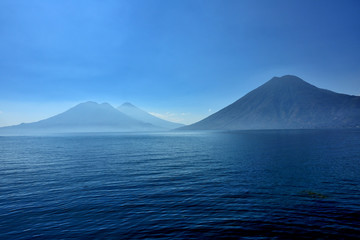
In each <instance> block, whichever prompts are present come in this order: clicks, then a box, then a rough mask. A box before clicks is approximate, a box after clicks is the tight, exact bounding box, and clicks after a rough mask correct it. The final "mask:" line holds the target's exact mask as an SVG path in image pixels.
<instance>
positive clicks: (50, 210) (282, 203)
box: [0, 130, 360, 239]
mask: <svg viewBox="0 0 360 240" xmlns="http://www.w3.org/2000/svg"><path fill="white" fill-rule="evenodd" d="M295 237H296V238H305V239H306V238H322V239H324V238H329V239H348V238H356V237H360V130H282V131H271V130H268V131H236V132H168V133H124V134H120V133H118V134H117V133H112V134H105V133H104V134H101V133H97V134H67V135H53V136H34V137H31V136H23V137H20V136H16V137H15V136H14V137H0V238H1V239H63V238H64V239H65V238H80V239H96V238H98V239H143V238H147V239H152V238H156V239H260V238H261V239H267V238H272V239H293V238H295Z"/></svg>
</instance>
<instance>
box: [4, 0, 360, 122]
mask: <svg viewBox="0 0 360 240" xmlns="http://www.w3.org/2000/svg"><path fill="white" fill-rule="evenodd" d="M359 12H360V1H357V0H354V1H351V0H343V1H341V0H338V1H336V0H334V1H328V0H317V1H313V0H301V1H300V0H299V1H294V0H281V1H280V0H272V1H268V0H249V1H246V0H244V1H241V0H234V1H232V0H225V1H224V0H206V1H200V0H173V1H168V0H128V1H120V0H113V1H112V0H106V1H101V0H76V1H73V0H62V1H58V0H48V1H43V0H31V1H29V0H1V1H0V126H7V125H13V124H18V123H21V122H32V121H37V120H40V119H44V118H47V117H50V116H53V115H55V114H58V113H60V112H63V111H65V110H67V109H68V108H70V107H72V106H74V105H76V104H78V103H81V102H85V101H96V102H99V103H102V102H108V103H110V104H112V105H113V106H115V107H116V106H118V105H121V104H122V103H123V102H131V103H132V104H134V105H136V106H138V107H140V108H142V109H144V110H146V111H148V112H151V113H153V114H154V115H156V116H160V117H163V118H165V119H168V120H173V121H177V122H181V123H185V124H190V123H193V122H196V121H198V120H201V119H202V118H204V117H206V116H208V115H210V114H212V113H214V112H216V111H218V110H220V109H221V108H223V107H225V106H227V105H229V104H231V103H232V102H234V101H236V100H237V99H239V98H240V97H242V96H243V95H245V94H246V93H247V92H249V91H251V90H253V89H254V88H256V87H258V86H260V85H261V84H263V83H265V82H266V81H268V80H269V79H271V78H272V77H273V76H283V75H287V74H291V75H296V76H298V77H300V78H302V79H304V80H305V81H307V82H309V83H311V84H313V85H316V86H318V87H320V88H326V89H329V90H332V91H335V92H341V93H346V94H351V95H360V44H359V43H360V14H359Z"/></svg>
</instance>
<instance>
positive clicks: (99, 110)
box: [0, 101, 181, 134]
mask: <svg viewBox="0 0 360 240" xmlns="http://www.w3.org/2000/svg"><path fill="white" fill-rule="evenodd" d="M132 106H133V105H132ZM138 111H142V110H140V109H138ZM145 113H146V112H144V111H143V114H144V115H145ZM154 118H155V117H154ZM164 121H165V120H164ZM159 122H161V121H159ZM165 122H167V121H165ZM167 123H168V124H169V125H171V123H170V122H167ZM174 126H181V125H180V124H175V123H174ZM174 128H175V127H174ZM164 130H167V128H164V127H163V126H157V125H154V124H151V123H149V122H146V121H141V120H139V119H136V118H133V117H131V116H129V115H127V114H125V113H123V112H121V111H119V110H118V109H116V108H114V107H113V106H111V105H110V104H108V103H102V104H99V103H96V102H91V101H89V102H85V103H80V104H78V105H76V106H74V107H72V108H70V109H69V110H67V111H65V112H63V113H60V114H58V115H55V116H53V117H50V118H47V119H44V120H40V121H38V122H33V123H22V124H19V125H15V126H9V127H2V128H0V134H33V133H34V134H38V133H64V132H129V131H134V132H136V131H164Z"/></svg>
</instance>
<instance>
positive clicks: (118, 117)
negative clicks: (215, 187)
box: [0, 75, 360, 134]
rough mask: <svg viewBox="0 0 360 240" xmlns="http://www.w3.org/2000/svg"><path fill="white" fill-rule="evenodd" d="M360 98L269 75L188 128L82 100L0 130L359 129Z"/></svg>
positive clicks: (136, 111)
mask: <svg viewBox="0 0 360 240" xmlns="http://www.w3.org/2000/svg"><path fill="white" fill-rule="evenodd" d="M359 127H360V97H358V96H350V95H346V94H339V93H335V92H332V91H329V90H325V89H320V88H317V87H315V86H313V85H311V84H309V83H307V82H305V81H304V80H302V79H300V78H298V77H296V76H291V75H286V76H283V77H274V78H272V79H271V80H269V81H268V82H266V83H265V84H263V85H262V86H260V87H258V88H256V89H255V90H253V91H251V92H249V93H248V94H246V95H245V96H243V97H242V98H240V99H239V100H237V101H236V102H234V103H232V104H230V105H229V106H227V107H225V108H223V109H221V110H220V111H218V112H216V113H214V114H212V115H210V116H209V117H207V118H205V119H203V120H201V121H199V122H197V123H194V124H192V125H189V126H184V125H183V124H179V123H173V122H169V121H166V120H163V119H160V118H157V117H155V116H153V115H151V114H149V113H147V112H145V111H144V110H141V109H139V108H137V107H135V106H134V105H132V104H131V103H124V104H123V105H121V106H119V107H118V108H114V107H113V106H111V105H110V104H108V103H102V104H98V103H95V102H85V103H81V104H78V105H76V106H75V107H73V108H71V109H69V110H67V111H65V112H63V113H61V114H58V115H56V116H53V117H50V118H47V119H44V120H41V121H38V122H34V123H23V124H20V125H16V126H10V127H2V128H0V134H29V133H30V134H32V133H47V132H52V133H61V132H128V131H166V130H172V129H177V130H242V129H313V128H359Z"/></svg>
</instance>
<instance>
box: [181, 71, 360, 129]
mask: <svg viewBox="0 0 360 240" xmlns="http://www.w3.org/2000/svg"><path fill="white" fill-rule="evenodd" d="M358 127H360V97H358V96H350V95H346V94H339V93H335V92H332V91H329V90H325V89H320V88H317V87H315V86H313V85H311V84H309V83H307V82H305V81H304V80H302V79H300V78H298V77H296V76H291V75H286V76H283V77H274V78H272V79H271V80H269V81H268V82H266V83H265V84H263V85H262V86H260V87H258V88H256V89H255V90H253V91H251V92H249V93H248V94H246V95H245V96H243V97H242V98H240V99H239V100H237V101H236V102H234V103H232V104H231V105H229V106H227V107H225V108H223V109H221V110H220V111H218V112H216V113H214V114H212V115H211V116H209V117H207V118H205V119H203V120H201V121H199V122H197V123H194V124H192V125H189V126H185V127H182V128H180V129H182V130H241V129H313V128H358Z"/></svg>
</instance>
